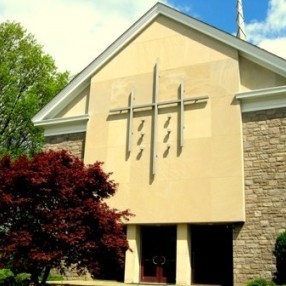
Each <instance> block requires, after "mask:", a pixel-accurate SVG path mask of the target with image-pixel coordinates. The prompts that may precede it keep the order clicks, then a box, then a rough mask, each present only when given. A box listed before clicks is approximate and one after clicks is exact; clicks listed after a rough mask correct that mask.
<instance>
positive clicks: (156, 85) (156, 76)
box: [152, 59, 159, 176]
mask: <svg viewBox="0 0 286 286" xmlns="http://www.w3.org/2000/svg"><path fill="white" fill-rule="evenodd" d="M158 95H159V59H157V62H156V66H155V74H154V97H153V142H152V149H153V154H152V174H153V176H154V175H155V174H156V167H157V136H158V134H157V133H158Z"/></svg>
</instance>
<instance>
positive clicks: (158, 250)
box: [141, 226, 177, 283]
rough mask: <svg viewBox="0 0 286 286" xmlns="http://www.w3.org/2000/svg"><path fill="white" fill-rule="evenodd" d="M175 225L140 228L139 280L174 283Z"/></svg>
mask: <svg viewBox="0 0 286 286" xmlns="http://www.w3.org/2000/svg"><path fill="white" fill-rule="evenodd" d="M176 238H177V231H176V226H143V227H142V228H141V282H151V283H175V278H176V277H175V276H176Z"/></svg>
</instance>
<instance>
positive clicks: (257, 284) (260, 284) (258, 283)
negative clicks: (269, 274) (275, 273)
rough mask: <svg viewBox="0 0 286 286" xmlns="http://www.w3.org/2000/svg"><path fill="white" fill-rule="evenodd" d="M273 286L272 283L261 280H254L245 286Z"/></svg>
mask: <svg viewBox="0 0 286 286" xmlns="http://www.w3.org/2000/svg"><path fill="white" fill-rule="evenodd" d="M275 285H276V284H275V283H274V282H272V281H269V280H266V279H263V278H258V279H254V280H251V281H250V282H248V283H247V286H275Z"/></svg>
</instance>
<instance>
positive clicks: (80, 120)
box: [34, 114, 89, 136]
mask: <svg viewBox="0 0 286 286" xmlns="http://www.w3.org/2000/svg"><path fill="white" fill-rule="evenodd" d="M88 120H89V115H88V114H85V115H81V116H73V117H66V118H56V119H47V120H42V121H38V122H34V125H35V126H37V127H42V128H44V135H45V136H54V135H61V134H71V133H79V132H85V131H86V126H87V121H88Z"/></svg>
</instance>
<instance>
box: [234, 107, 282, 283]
mask: <svg viewBox="0 0 286 286" xmlns="http://www.w3.org/2000/svg"><path fill="white" fill-rule="evenodd" d="M242 123H243V141H244V142H243V144H244V174H245V208H246V222H245V223H244V224H241V225H236V226H234V231H233V234H234V237H233V239H234V242H233V252H234V257H233V263H234V282H235V283H234V284H235V285H245V284H246V282H247V281H249V280H251V279H255V278H259V277H261V278H266V279H272V278H273V276H274V275H275V272H276V262H275V257H274V255H273V249H274V245H275V240H276V237H277V235H278V234H279V232H281V231H283V230H285V229H286V180H285V178H286V108H278V109H271V110H264V111H256V112H249V113H244V114H242Z"/></svg>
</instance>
